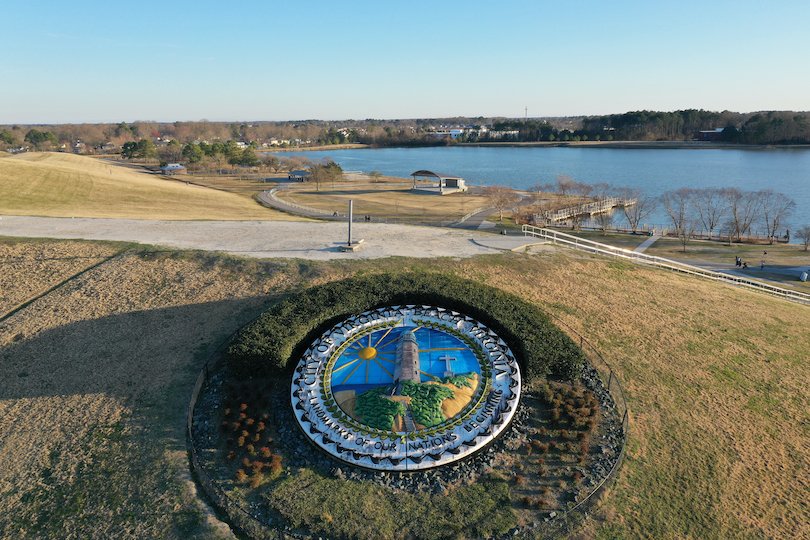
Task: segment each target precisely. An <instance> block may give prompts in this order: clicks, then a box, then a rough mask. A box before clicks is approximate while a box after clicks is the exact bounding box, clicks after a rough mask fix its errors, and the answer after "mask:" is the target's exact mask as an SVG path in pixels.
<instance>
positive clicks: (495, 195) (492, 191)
mask: <svg viewBox="0 0 810 540" xmlns="http://www.w3.org/2000/svg"><path fill="white" fill-rule="evenodd" d="M483 194H484V197H486V198H487V200H488V201H489V203H490V204H491V205H492V206H494V207H495V208H496V209H497V210H498V214H499V216H500V217H499V221H503V213H504V212H507V211H509V210H510V209H512V208H514V207H515V206H517V205H518V204H520V200H521V199H520V195H518V194H517V193H516V192H515V191H514V190H512V189H509V188H508V187H504V186H488V187H485V188H484V190H483Z"/></svg>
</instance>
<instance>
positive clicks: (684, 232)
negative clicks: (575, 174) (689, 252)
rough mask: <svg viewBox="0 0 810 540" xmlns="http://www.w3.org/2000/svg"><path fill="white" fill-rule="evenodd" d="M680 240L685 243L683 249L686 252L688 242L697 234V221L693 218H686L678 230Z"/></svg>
mask: <svg viewBox="0 0 810 540" xmlns="http://www.w3.org/2000/svg"><path fill="white" fill-rule="evenodd" d="M677 233H678V240H680V241H681V244H682V245H683V251H684V253H686V244H688V243H689V242H690V241H691V240H692V238H693V237H694V236H695V221H694V220H692V219H687V220H685V221H684V222H683V223H682V224H681V227H680V228H679V229H678V230H677Z"/></svg>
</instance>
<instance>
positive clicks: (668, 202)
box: [661, 188, 692, 236]
mask: <svg viewBox="0 0 810 540" xmlns="http://www.w3.org/2000/svg"><path fill="white" fill-rule="evenodd" d="M691 202H692V190H691V189H689V188H681V189H677V190H675V191H667V192H665V193H664V194H663V195H661V204H663V205H664V210H666V212H667V214H668V215H669V217H670V219H671V220H672V226H673V227H674V228H675V235H676V236H680V235H681V229H682V228H683V227H684V225H685V224H686V222H687V219H688V217H689V207H690V205H691Z"/></svg>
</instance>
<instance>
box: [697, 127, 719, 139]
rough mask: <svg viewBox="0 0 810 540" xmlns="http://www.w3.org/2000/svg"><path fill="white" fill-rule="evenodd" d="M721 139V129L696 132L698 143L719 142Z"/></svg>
mask: <svg viewBox="0 0 810 540" xmlns="http://www.w3.org/2000/svg"><path fill="white" fill-rule="evenodd" d="M722 138H723V128H717V129H709V130H705V131H698V136H697V140H699V141H719V140H721V139H722Z"/></svg>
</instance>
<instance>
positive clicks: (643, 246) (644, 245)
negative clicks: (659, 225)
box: [633, 234, 661, 253]
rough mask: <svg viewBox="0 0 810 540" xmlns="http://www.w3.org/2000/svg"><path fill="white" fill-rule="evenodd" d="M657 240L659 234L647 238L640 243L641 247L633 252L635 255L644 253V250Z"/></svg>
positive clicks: (659, 236)
mask: <svg viewBox="0 0 810 540" xmlns="http://www.w3.org/2000/svg"><path fill="white" fill-rule="evenodd" d="M659 238H661V235H660V234H653V235H652V236H650V237H649V238H647V239H646V240H644V241H643V242H642V243H641V245H639V246H638V247H637V248H636V249H634V250H633V251H634V252H636V253H644V250H645V249H647V248H648V247H650V246H651V245H653V244H654V243H655V242H656V240H658V239H659Z"/></svg>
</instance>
